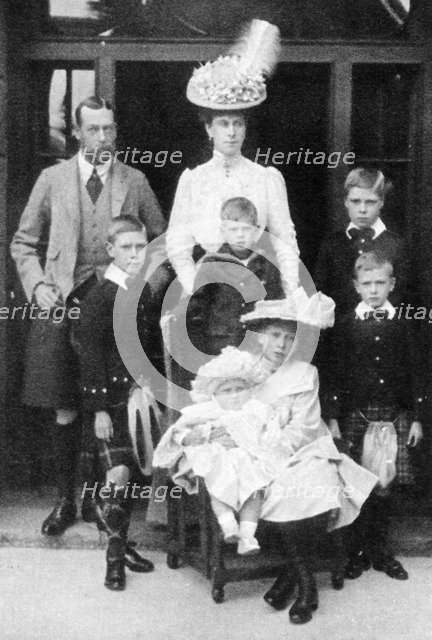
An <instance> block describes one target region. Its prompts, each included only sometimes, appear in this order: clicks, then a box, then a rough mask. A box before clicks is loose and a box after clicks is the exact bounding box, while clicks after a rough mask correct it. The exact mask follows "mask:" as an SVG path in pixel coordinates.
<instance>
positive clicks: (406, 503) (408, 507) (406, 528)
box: [0, 487, 432, 557]
mask: <svg viewBox="0 0 432 640" xmlns="http://www.w3.org/2000/svg"><path fill="white" fill-rule="evenodd" d="M160 495H162V494H160ZM55 496H56V494H55V491H54V489H51V488H47V487H44V488H42V489H39V490H37V491H22V490H20V491H12V490H11V491H6V492H4V493H3V494H2V495H1V497H0V509H1V517H0V546H16V547H43V548H53V549H103V548H105V545H106V536H105V534H103V533H99V531H98V530H97V528H96V526H95V525H94V524H92V523H85V522H83V521H82V520H80V519H78V520H77V521H76V524H74V525H73V526H72V527H70V528H69V529H67V530H66V532H65V533H64V534H63V535H62V536H58V537H54V536H53V537H49V536H44V535H42V534H41V530H40V529H41V525H42V522H43V520H44V519H45V518H46V516H47V515H48V514H49V512H50V511H51V509H52V507H53V504H54V502H55ZM147 507H148V508H147ZM165 508H166V504H165V501H164V500H162V499H160V500H159V501H155V500H151V501H147V500H141V499H138V500H137V502H136V507H135V510H134V514H133V517H132V522H131V527H130V539H131V540H134V541H135V542H136V544H137V546H138V547H141V548H147V549H153V550H161V549H162V550H163V549H165V548H166V544H167V538H168V533H167V529H166V511H165ZM391 537H392V543H393V548H394V551H395V553H396V554H400V555H406V556H429V557H430V556H432V512H431V510H430V508H429V506H428V503H427V501H426V500H421V499H417V498H407V497H406V496H405V497H396V498H394V500H393V517H392V527H391Z"/></svg>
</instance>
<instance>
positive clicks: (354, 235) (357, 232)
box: [348, 227, 375, 242]
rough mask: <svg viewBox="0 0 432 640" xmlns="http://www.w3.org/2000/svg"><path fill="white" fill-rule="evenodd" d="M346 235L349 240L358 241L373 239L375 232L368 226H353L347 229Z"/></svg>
mask: <svg viewBox="0 0 432 640" xmlns="http://www.w3.org/2000/svg"><path fill="white" fill-rule="evenodd" d="M348 235H349V237H350V238H351V240H357V242H359V241H361V240H373V237H374V235H375V232H374V230H373V229H371V228H370V227H364V228H363V229H357V227H353V228H352V229H348Z"/></svg>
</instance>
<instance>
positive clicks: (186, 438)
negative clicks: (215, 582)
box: [153, 347, 280, 555]
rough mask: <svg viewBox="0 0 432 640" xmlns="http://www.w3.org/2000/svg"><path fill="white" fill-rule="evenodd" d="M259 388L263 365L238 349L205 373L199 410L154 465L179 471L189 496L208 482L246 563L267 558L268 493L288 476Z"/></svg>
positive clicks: (227, 535) (195, 389)
mask: <svg viewBox="0 0 432 640" xmlns="http://www.w3.org/2000/svg"><path fill="white" fill-rule="evenodd" d="M256 382H257V367H256V358H255V357H254V356H252V355H251V354H249V353H247V352H242V351H238V350H236V349H234V348H232V347H227V348H225V349H223V351H222V353H221V354H220V355H219V356H217V357H216V358H213V359H212V360H211V361H209V362H208V363H206V364H205V365H203V366H202V367H201V368H200V369H199V371H198V374H197V376H196V378H195V380H194V381H193V383H192V392H191V396H192V398H193V399H194V400H195V401H196V402H197V404H196V405H191V406H188V407H185V408H184V409H183V410H182V416H181V417H180V418H179V420H177V422H176V423H175V424H174V425H172V427H171V428H170V429H169V430H168V431H167V433H166V434H165V435H164V437H163V438H162V440H161V442H160V443H159V445H158V447H157V449H156V452H155V456H154V460H153V464H154V466H159V467H166V468H173V467H174V466H175V465H177V467H176V469H177V470H176V471H175V472H174V474H173V478H174V480H175V481H176V482H178V483H179V484H183V485H185V486H186V488H189V489H190V484H189V485H188V484H187V479H188V478H190V472H191V470H192V472H193V475H194V476H197V477H201V478H203V479H204V483H205V485H206V488H207V491H208V492H209V494H210V500H211V505H212V508H213V511H214V513H215V515H216V517H217V519H218V522H219V525H220V527H221V529H222V532H223V535H224V539H225V541H226V542H236V541H238V553H239V554H242V555H244V554H252V553H257V552H258V551H259V545H258V542H257V540H256V538H255V532H256V528H257V523H258V519H259V517H260V513H261V506H262V501H263V490H264V489H265V487H266V486H268V485H269V483H270V482H271V481H272V480H273V479H274V477H275V476H276V475H277V473H278V472H279V471H280V461H279V460H278V455H277V453H276V452H275V451H274V450H273V447H272V443H271V439H272V428H271V426H272V424H277V423H278V420H277V416H276V415H274V414H273V412H272V410H271V409H270V407H268V406H267V405H265V404H264V403H262V402H259V401H257V400H253V399H251V396H250V388H251V387H252V386H253V385H254V384H256ZM274 421H276V422H274ZM269 440H270V442H269ZM236 513H237V514H238V516H239V522H240V524H238V523H237V520H236V517H235V514H236Z"/></svg>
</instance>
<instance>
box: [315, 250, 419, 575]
mask: <svg viewBox="0 0 432 640" xmlns="http://www.w3.org/2000/svg"><path fill="white" fill-rule="evenodd" d="M354 286H355V289H356V290H357V293H358V294H359V295H360V297H361V302H360V303H359V304H358V305H357V307H356V308H355V310H354V311H353V312H351V313H349V314H347V315H345V316H343V317H342V318H340V320H339V321H337V322H336V325H335V329H334V334H333V336H332V340H331V345H330V352H329V354H328V358H327V363H326V367H327V372H326V375H325V376H324V386H325V392H324V405H325V413H326V417H327V418H329V426H330V429H331V431H332V434H333V436H334V437H341V436H342V438H344V439H345V440H346V441H347V443H348V445H349V446H350V453H351V456H352V457H353V458H354V460H355V461H356V462H358V463H360V464H363V465H364V466H367V462H366V460H367V455H369V456H370V455H376V454H377V453H378V454H379V451H377V447H378V446H379V445H378V444H377V441H376V440H375V441H374V444H373V446H372V447H369V452H367V446H366V441H367V437H366V438H365V435H366V432H367V431H368V429H369V432H371V431H370V430H371V429H377V430H378V434H381V435H382V436H383V437H384V439H385V438H388V435H387V434H386V435H384V434H385V432H386V431H387V432H388V430H389V429H390V432H391V433H393V434H394V431H395V432H396V433H395V437H396V439H397V453H396V447H395V444H396V443H394V445H393V446H394V452H395V460H393V462H394V466H393V469H394V470H395V474H394V471H393V473H392V474H391V475H395V477H394V478H393V480H391V476H390V477H389V476H388V477H387V481H389V480H391V482H388V484H387V482H381V484H378V485H377V487H376V488H375V490H374V492H373V493H372V494H371V496H370V497H369V499H368V500H367V501H366V503H365V505H364V506H363V509H362V512H361V514H360V516H359V518H358V519H357V520H356V522H354V523H353V525H351V526H350V527H349V530H348V533H349V535H348V538H349V545H348V552H349V561H348V564H347V567H346V577H347V578H352V579H353V578H358V577H359V576H360V575H361V574H362V572H363V571H364V570H366V569H369V568H370V566H371V565H372V567H373V568H374V569H376V570H377V571H383V572H385V573H386V574H387V575H388V576H389V577H391V578H395V579H397V580H406V579H407V578H408V573H407V572H406V571H405V569H404V568H403V566H402V564H401V563H400V562H399V561H398V560H396V559H395V558H394V557H393V555H392V553H391V551H390V549H389V546H388V533H389V525H390V494H391V488H392V487H394V486H395V485H397V484H399V485H407V484H413V483H414V482H415V469H414V468H413V465H412V461H411V455H410V449H411V448H413V447H416V446H417V444H418V443H419V441H420V440H421V438H422V437H423V431H422V425H421V422H420V421H419V419H420V417H421V409H422V403H423V400H424V398H423V393H422V388H423V382H422V377H421V371H422V367H421V366H420V363H419V356H418V349H417V348H416V345H415V344H414V340H413V339H412V334H413V331H412V329H413V327H412V326H411V325H412V322H411V325H410V322H409V320H408V319H407V318H405V317H403V314H402V313H401V311H403V308H400V309H397V308H395V307H394V306H393V305H392V304H391V303H390V302H389V300H388V295H389V293H390V292H391V291H392V290H393V288H394V286H395V278H394V277H393V267H392V265H391V263H390V262H389V260H388V258H387V257H386V255H385V254H379V253H363V254H362V255H360V256H359V257H358V258H357V260H356V263H355V278H354ZM393 428H394V431H393ZM390 432H388V433H390ZM375 433H377V431H375ZM381 442H383V440H381ZM387 442H388V440H387ZM382 458H383V459H385V464H384V472H385V473H386V471H385V469H387V470H388V467H386V466H385V465H386V464H388V463H390V460H388V458H389V456H388V455H385V456H384V455H383V456H382ZM370 470H371V471H375V472H376V469H370ZM377 475H378V474H377ZM386 485H387V486H386Z"/></svg>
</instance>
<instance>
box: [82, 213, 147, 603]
mask: <svg viewBox="0 0 432 640" xmlns="http://www.w3.org/2000/svg"><path fill="white" fill-rule="evenodd" d="M146 245H147V237H146V233H145V230H144V227H143V225H142V224H141V222H140V221H139V220H137V219H135V218H133V217H131V216H118V217H117V218H116V219H115V220H114V221H113V222H112V224H111V226H110V227H109V231H108V242H107V251H108V254H109V256H110V257H111V258H112V262H111V264H110V265H109V266H108V268H107V269H106V271H105V274H104V279H103V280H102V281H101V282H99V283H98V284H97V285H96V286H95V287H94V289H93V290H92V291H91V293H90V294H89V295H88V296H87V297H86V299H85V301H84V303H83V305H82V308H81V313H80V321H79V325H78V327H77V330H76V331H75V333H74V338H75V343H76V347H77V351H78V357H79V364H80V373H81V376H80V381H81V393H82V404H83V409H84V412H85V415H84V433H83V450H84V452H83V454H84V456H85V455H86V454H87V455H89V456H93V455H95V454H96V455H99V459H100V464H101V467H102V469H103V471H104V473H105V486H104V488H103V492H102V491H98V494H99V496H100V497H101V498H102V509H101V512H100V513H99V520H98V526H99V528H101V529H102V530H104V531H105V532H106V533H107V534H108V550H107V554H106V560H107V570H106V577H105V586H106V587H107V588H108V589H111V590H113V591H119V590H123V589H124V588H125V586H126V576H125V566H127V567H128V568H129V569H130V570H132V571H137V572H140V573H145V572H149V571H152V570H153V568H154V567H153V564H152V563H151V562H150V561H149V560H146V559H144V558H142V557H141V556H140V555H139V554H138V553H137V552H136V551H135V549H133V548H132V547H131V546H130V545H128V543H127V533H128V528H129V524H130V517H131V512H132V506H133V501H132V499H131V498H128V497H127V486H128V482H129V481H130V480H131V478H132V479H135V478H136V479H137V480H139V479H141V484H142V480H143V478H145V479H146V480H147V481H148V480H149V476H150V475H151V469H152V467H151V458H152V454H153V446H154V444H155V443H153V441H152V433H151V431H152V430H151V426H150V422H151V420H150V414H151V411H152V409H153V411H154V412H155V414H157V408H156V407H155V406H153V407H151V406H150V403H149V401H148V398H147V396H146V394H145V393H144V391H143V390H142V389H141V388H140V387H138V386H137V385H136V384H135V382H134V379H133V378H132V376H131V374H130V373H129V371H128V369H127V368H126V366H125V364H124V363H123V361H122V358H121V356H120V354H119V352H118V349H117V344H116V340H115V336H114V328H113V310H114V303H115V300H116V296H117V294H118V293H120V295H127V294H128V291H127V290H128V287H129V286H130V285H131V282H133V279H134V278H135V277H136V276H137V274H138V273H139V272H140V270H141V268H142V267H143V263H144V258H145V247H146ZM144 311H145V312H146V313H148V312H149V309H146V310H145V309H143V305H142V304H141V303H140V304H139V305H138V310H137V325H138V327H137V328H138V335H139V336H140V339H141V342H143V341H145V340H146V326H147V322H146V315H144V313H143V312H144ZM131 423H133V424H131ZM98 489H99V487H98Z"/></svg>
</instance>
